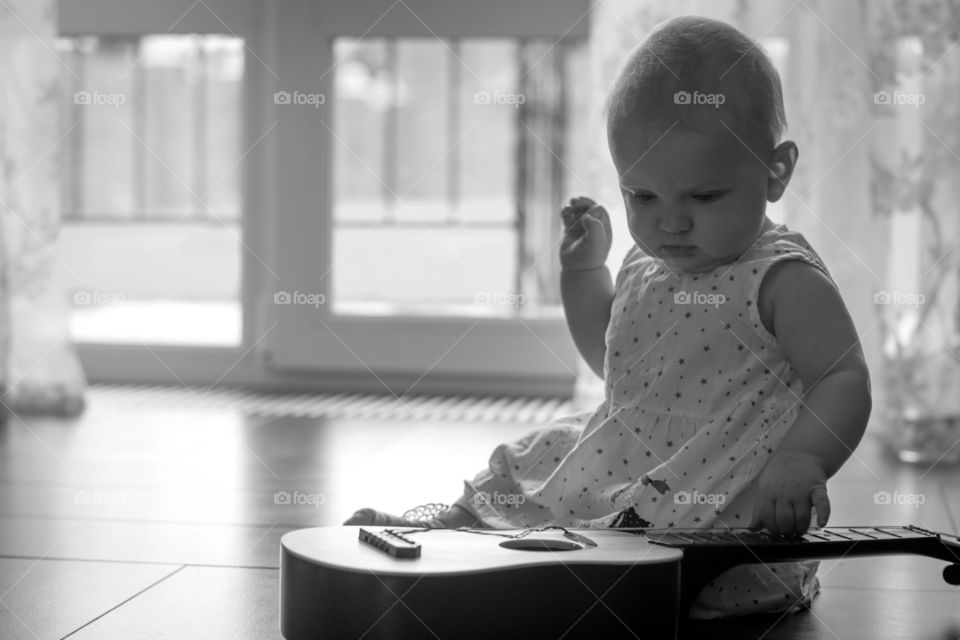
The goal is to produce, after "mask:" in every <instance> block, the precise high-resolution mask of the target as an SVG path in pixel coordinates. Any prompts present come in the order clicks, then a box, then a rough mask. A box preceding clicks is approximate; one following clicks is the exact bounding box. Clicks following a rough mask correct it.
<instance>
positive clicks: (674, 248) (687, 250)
mask: <svg viewBox="0 0 960 640" xmlns="http://www.w3.org/2000/svg"><path fill="white" fill-rule="evenodd" d="M660 250H661V251H662V252H664V253H665V254H667V255H669V256H688V255H690V254H692V253H693V252H694V251H696V250H697V247H696V246H695V245H692V244H664V245H660Z"/></svg>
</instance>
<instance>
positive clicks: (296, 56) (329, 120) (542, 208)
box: [261, 2, 587, 380]
mask: <svg viewBox="0 0 960 640" xmlns="http://www.w3.org/2000/svg"><path fill="white" fill-rule="evenodd" d="M311 4H312V3H305V2H295V3H283V5H282V6H277V7H275V9H274V10H275V21H276V25H277V28H278V31H277V33H278V34H279V33H283V34H284V36H283V37H282V38H280V37H278V38H277V40H276V42H275V43H274V44H275V52H276V60H275V61H274V62H275V64H276V71H277V79H278V82H277V83H276V85H275V87H274V91H273V92H272V93H271V95H270V98H271V101H272V114H273V115H274V117H275V118H276V120H277V122H278V123H279V124H278V127H277V136H276V142H277V146H276V147H275V151H274V153H276V155H277V163H276V165H275V173H274V174H273V180H274V181H275V185H276V186H275V190H274V191H272V197H273V201H275V202H276V203H277V205H276V212H277V222H278V228H277V236H276V237H277V243H276V245H275V248H276V251H277V263H278V265H279V274H278V279H277V281H275V282H273V283H267V284H269V285H273V286H274V288H273V289H269V288H267V290H264V291H263V294H262V298H261V303H262V305H263V310H264V311H265V315H266V316H267V317H271V318H274V319H275V321H276V323H277V324H276V330H275V331H272V332H271V334H270V336H269V353H270V359H271V362H272V364H273V365H274V366H276V367H279V368H293V369H327V370H331V369H332V370H338V369H339V370H345V371H347V370H349V371H368V372H371V373H373V374H374V375H378V376H379V375H381V374H404V375H407V376H414V377H416V379H417V380H419V378H422V377H424V376H426V375H434V376H436V375H441V376H455V377H456V376H488V377H489V376H501V377H504V379H507V378H539V379H553V380H557V379H563V378H565V379H568V380H572V379H573V377H574V375H575V371H576V352H575V349H574V347H573V345H572V341H571V340H570V338H569V336H568V333H567V329H566V326H565V324H564V322H563V318H562V310H561V308H560V301H559V273H558V264H557V258H556V253H557V246H558V245H557V242H558V239H559V234H560V227H559V215H558V213H557V212H558V211H559V207H560V205H561V202H562V201H563V200H565V199H566V198H568V197H570V195H572V193H571V190H572V189H576V190H582V189H583V188H584V187H583V186H582V181H581V180H579V178H578V177H577V175H576V173H575V172H576V171H577V170H582V167H580V165H579V164H578V159H579V158H580V157H582V156H583V155H584V154H582V153H580V151H581V150H582V148H583V136H582V135H581V133H582V130H583V128H584V127H583V122H584V120H585V111H586V103H585V100H586V99H587V96H586V95H584V92H582V91H579V90H578V89H577V87H578V86H579V83H578V82H577V79H578V78H580V79H582V78H583V77H584V74H585V73H586V64H587V58H586V43H585V38H586V21H585V20H584V19H583V18H584V16H585V15H586V11H587V6H586V3H580V2H565V3H559V4H558V3H550V7H549V8H550V11H545V12H543V13H540V14H536V16H534V15H533V13H531V12H530V11H529V8H526V7H525V8H523V9H521V8H518V7H515V6H513V5H510V4H507V3H494V4H493V5H491V6H488V7H484V8H480V7H478V6H477V5H476V4H475V3H466V2H454V3H442V5H441V3H428V2H423V3H416V4H411V5H410V6H409V7H408V6H406V5H403V4H402V3H401V4H397V5H394V6H393V7H392V8H390V9H389V10H387V12H386V13H383V11H384V10H385V9H386V7H381V8H380V9H379V10H378V11H374V10H373V8H372V7H371V8H368V9H364V8H362V7H357V5H356V4H352V5H350V6H349V8H347V7H346V5H344V6H343V7H329V6H328V7H327V10H323V9H322V8H317V7H315V6H311ZM334 4H335V5H339V3H334ZM533 4H536V3H533ZM558 8H559V10H558ZM491 11H492V12H493V13H494V14H499V15H487V14H488V13H489V12H491ZM547 16H549V17H547ZM428 25H429V26H428Z"/></svg>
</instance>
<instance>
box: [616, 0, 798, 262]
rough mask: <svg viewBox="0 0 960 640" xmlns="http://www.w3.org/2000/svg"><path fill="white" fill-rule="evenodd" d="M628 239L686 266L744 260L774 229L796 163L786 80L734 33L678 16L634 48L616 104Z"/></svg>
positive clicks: (718, 25)
mask: <svg viewBox="0 0 960 640" xmlns="http://www.w3.org/2000/svg"><path fill="white" fill-rule="evenodd" d="M606 116H607V137H608V142H609V145H610V153H611V155H612V156H613V162H614V165H616V168H617V173H618V174H619V177H620V186H621V190H622V191H623V197H624V202H625V203H626V209H627V220H628V224H629V227H630V233H631V235H632V236H633V238H634V240H635V241H636V243H637V244H638V245H639V246H640V248H641V249H643V250H644V251H645V252H647V253H649V254H651V255H654V256H656V257H658V258H661V259H663V260H665V261H666V262H667V263H668V264H670V265H671V266H674V267H677V268H679V269H682V270H686V271H708V270H710V269H713V268H714V267H716V266H719V265H721V264H726V263H729V262H733V261H735V260H736V259H737V258H739V257H740V256H741V255H742V254H743V253H744V252H745V251H746V250H747V249H749V248H750V246H751V245H752V244H753V243H754V241H755V240H756V239H757V237H758V236H759V235H760V234H761V233H762V231H763V230H765V229H766V228H767V225H768V224H769V222H768V221H767V219H766V215H765V211H766V203H767V201H770V202H775V201H776V200H778V199H779V198H780V196H781V195H783V191H784V189H785V188H786V185H787V182H788V181H789V179H790V176H791V175H792V173H793V167H794V165H795V163H796V159H797V147H796V144H794V143H793V142H790V141H786V142H780V136H781V134H782V133H783V129H784V127H785V126H786V118H785V116H784V110H783V96H782V91H781V88H780V77H779V75H778V74H777V71H776V69H774V67H773V65H772V64H771V62H770V60H769V59H768V58H767V56H766V54H765V53H764V52H763V50H762V49H760V47H759V45H757V44H756V43H755V42H754V41H752V40H750V39H749V38H748V37H746V36H745V35H743V34H742V33H740V32H739V31H737V30H736V29H734V28H733V27H731V26H729V25H727V24H724V23H722V22H718V21H716V20H710V19H707V18H700V17H695V16H685V17H681V18H675V19H673V20H670V21H668V22H666V23H663V24H662V25H659V26H658V27H657V29H655V30H654V32H653V33H652V34H651V35H650V36H649V37H648V38H647V39H646V40H645V41H644V42H643V43H641V44H640V45H639V46H638V47H637V48H636V49H634V51H633V52H631V54H630V56H629V58H628V59H627V62H626V64H625V65H624V67H623V69H622V70H621V72H620V75H619V76H618V78H617V80H616V82H615V84H614V87H613V91H612V92H611V94H610V97H609V98H608V101H607V108H606Z"/></svg>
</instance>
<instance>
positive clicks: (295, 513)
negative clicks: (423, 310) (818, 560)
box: [0, 405, 960, 640]
mask: <svg viewBox="0 0 960 640" xmlns="http://www.w3.org/2000/svg"><path fill="white" fill-rule="evenodd" d="M528 430H530V425H523V424H494V423H448V422H440V421H424V422H417V421H394V422H377V421H373V420H358V419H346V418H339V419H323V418H266V417H260V418H250V417H245V416H243V415H240V414H239V413H237V412H234V411H231V410H229V409H223V408H219V409H218V410H216V411H203V410H199V409H197V408H195V407H193V408H190V409H189V410H186V411H178V410H176V409H175V408H168V409H164V410H152V411H148V410H143V409H141V410H138V411H131V410H129V409H126V410H117V409H116V408H113V409H103V408H98V407H97V406H96V405H94V406H91V408H90V410H89V411H88V412H87V413H86V414H85V415H84V416H82V417H81V418H79V419H76V420H59V419H52V418H36V417H32V418H23V419H22V420H21V419H20V418H17V417H10V418H8V419H7V421H6V423H5V424H3V425H0V638H4V639H5V640H6V639H10V640H20V639H25V640H26V639H31V640H37V639H40V640H46V639H47V638H64V637H70V638H96V639H97V640H112V639H118V640H119V639H123V640H126V639H129V638H176V639H191V638H198V639H200V638H202V639H205V640H206V639H219V638H225V639H226V638H229V639H236V640H240V639H246V638H250V639H257V640H273V639H278V638H280V633H279V630H278V597H277V596H278V570H277V566H278V549H279V540H280V537H281V536H282V535H283V534H284V533H285V532H287V531H290V530H292V529H296V528H301V527H305V526H318V525H335V524H339V523H340V522H341V521H342V520H343V519H344V518H345V517H347V516H348V515H349V514H350V513H351V512H352V511H353V509H355V508H356V507H359V506H367V505H370V506H377V507H379V508H383V509H387V510H393V511H398V512H399V511H402V510H403V509H405V508H407V507H409V506H412V505H415V504H418V503H421V502H428V501H436V500H440V501H451V500H453V499H454V498H455V497H456V496H457V495H458V494H459V491H460V487H461V486H462V485H461V483H462V481H463V479H464V478H466V477H470V476H472V475H473V473H474V472H475V471H476V470H478V469H479V468H481V467H482V466H483V465H484V464H485V462H486V458H487V455H488V454H489V452H490V450H491V448H492V447H493V446H494V445H496V444H497V443H498V442H501V441H503V440H505V439H508V438H512V437H515V436H518V435H521V434H523V433H526V432H527V431H528ZM281 491H286V492H289V493H291V494H293V492H299V495H301V496H306V497H302V498H301V500H302V501H303V502H304V503H303V504H299V505H298V504H278V503H277V502H276V501H275V500H274V494H275V493H276V492H281ZM877 491H888V492H890V493H893V492H894V491H900V492H907V493H911V494H916V495H921V496H923V500H924V502H923V504H921V505H918V506H913V505H899V506H895V505H882V504H876V503H875V501H874V493H875V492H877ZM830 492H831V493H830V495H831V499H832V501H833V518H832V519H831V524H850V525H855V524H867V523H869V524H909V523H914V524H918V525H921V526H924V527H927V528H930V529H935V530H940V531H947V532H954V533H956V532H957V531H958V529H957V522H958V517H960V508H958V505H960V471H958V470H957V469H952V470H951V469H948V468H943V469H941V468H934V469H932V470H929V471H928V470H927V469H926V468H925V467H909V466H904V465H901V464H900V463H898V462H896V461H894V460H891V459H890V458H889V457H887V456H885V455H884V454H883V451H882V449H881V448H880V447H879V446H878V445H877V443H876V442H875V441H873V440H872V439H869V438H868V439H867V440H865V442H864V443H863V444H862V445H861V448H860V449H859V450H858V452H857V458H854V459H851V460H850V461H849V462H848V463H847V466H846V467H845V468H844V469H843V470H842V471H841V472H840V474H838V476H837V477H836V478H834V479H832V480H831V482H830ZM942 564H943V563H941V562H937V561H933V560H928V559H925V558H917V557H909V556H887V557H880V558H858V559H845V560H840V561H830V562H827V561H825V562H824V563H823V565H822V568H821V571H820V575H821V580H822V582H823V585H824V591H823V593H822V595H821V596H819V598H818V599H817V600H816V601H815V605H814V607H813V609H812V610H811V611H809V612H806V613H803V614H798V615H795V616H792V617H791V618H789V619H784V620H778V619H777V618H775V617H774V618H769V619H767V618H763V617H758V618H755V619H749V620H739V621H735V622H727V623H711V624H708V625H699V626H697V627H695V628H694V629H691V631H690V633H689V637H696V638H700V637H724V638H725V637H736V638H760V637H763V638H769V639H774V638H841V639H843V640H846V639H848V638H911V639H912V638H931V639H932V638H938V639H946V638H951V637H952V638H957V637H960V633H957V632H956V631H955V630H956V629H957V628H960V588H955V587H950V586H949V585H947V584H945V583H944V582H943V581H942V579H941V578H940V570H941V568H942ZM951 634H953V635H951Z"/></svg>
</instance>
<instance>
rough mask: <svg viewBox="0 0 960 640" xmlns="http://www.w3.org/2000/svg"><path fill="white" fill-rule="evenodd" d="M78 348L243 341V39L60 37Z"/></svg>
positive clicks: (64, 249)
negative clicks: (86, 345) (96, 344)
mask: <svg viewBox="0 0 960 640" xmlns="http://www.w3.org/2000/svg"><path fill="white" fill-rule="evenodd" d="M58 53H59V55H60V57H61V59H62V60H64V62H65V65H66V68H65V69H64V77H65V84H66V91H65V96H64V111H63V122H64V127H63V128H64V131H66V132H67V133H66V134H65V138H64V147H63V149H64V158H63V160H64V163H63V166H64V169H65V170H64V173H63V180H62V182H61V186H62V202H63V215H64V227H63V230H62V234H61V238H60V243H59V248H58V252H59V259H60V260H59V263H60V265H61V275H62V277H63V278H64V279H65V280H66V282H67V283H68V284H67V286H68V289H70V290H71V291H72V296H71V300H72V302H73V310H74V313H73V316H72V321H71V327H72V331H73V335H74V338H75V339H77V340H79V341H89V342H132V343H139V342H153V343H157V342H161V343H164V342H166V343H175V344H218V345H236V344H239V343H240V329H241V327H240V302H239V290H240V216H241V201H240V199H241V194H240V175H241V174H240V171H239V163H238V161H239V159H240V158H241V156H242V154H243V150H242V148H241V145H242V135H241V132H242V122H241V113H242V109H241V106H242V102H241V98H242V96H241V92H242V83H243V40H242V39H240V38H235V37H229V36H221V35H144V36H120V37H118V36H112V37H111V36H78V37H72V38H62V39H60V40H59V52H58Z"/></svg>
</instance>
